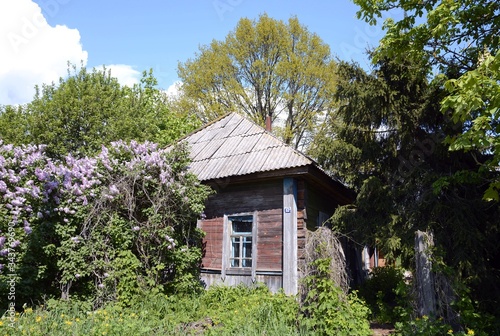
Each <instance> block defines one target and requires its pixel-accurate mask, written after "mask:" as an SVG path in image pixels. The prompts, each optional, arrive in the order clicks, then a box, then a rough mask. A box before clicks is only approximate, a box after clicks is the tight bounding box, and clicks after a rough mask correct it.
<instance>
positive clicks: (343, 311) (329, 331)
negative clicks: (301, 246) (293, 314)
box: [300, 259, 371, 336]
mask: <svg viewBox="0 0 500 336" xmlns="http://www.w3.org/2000/svg"><path fill="white" fill-rule="evenodd" d="M313 264H314V265H313V266H314V268H315V269H317V274H313V275H309V276H307V277H305V278H304V282H305V285H306V287H307V288H308V291H307V295H306V297H305V299H304V301H303V302H302V306H301V316H300V324H301V328H303V329H304V330H305V331H307V332H308V333H312V334H318V335H348V336H355V335H360V336H361V335H371V331H370V325H369V323H368V315H369V313H370V310H369V309H368V308H367V307H366V306H365V304H364V303H363V302H362V301H361V300H360V299H359V298H358V296H357V293H356V292H352V293H350V294H349V295H347V296H346V295H345V294H344V292H343V291H342V290H341V289H340V288H339V287H338V286H336V285H335V283H334V282H333V280H331V279H330V277H328V272H329V270H330V260H329V259H317V260H316V261H314V262H313Z"/></svg>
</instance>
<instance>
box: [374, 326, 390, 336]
mask: <svg viewBox="0 0 500 336" xmlns="http://www.w3.org/2000/svg"><path fill="white" fill-rule="evenodd" d="M370 329H371V330H372V335H373V336H387V335H390V334H392V333H394V327H393V326H392V325H390V324H380V323H370Z"/></svg>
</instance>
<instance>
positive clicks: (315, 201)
mask: <svg viewBox="0 0 500 336" xmlns="http://www.w3.org/2000/svg"><path fill="white" fill-rule="evenodd" d="M305 195H306V213H307V220H306V223H307V228H308V229H309V230H314V229H316V227H317V225H318V224H320V223H318V218H319V213H320V211H321V212H323V213H325V214H326V215H327V217H328V218H329V217H331V216H332V215H333V213H334V212H335V209H336V208H337V206H338V203H336V202H335V201H334V199H333V198H332V197H329V196H328V195H327V194H325V193H322V192H321V191H319V190H318V189H317V188H315V187H314V186H313V185H311V184H306V192H305Z"/></svg>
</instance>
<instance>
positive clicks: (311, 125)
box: [178, 15, 335, 147]
mask: <svg viewBox="0 0 500 336" xmlns="http://www.w3.org/2000/svg"><path fill="white" fill-rule="evenodd" d="M334 66H335V65H334V63H333V60H332V58H331V56H330V49H329V47H328V46H327V45H326V44H325V43H324V42H323V41H322V40H321V39H320V38H319V37H318V36H317V35H316V34H313V33H310V32H309V31H308V30H307V28H306V27H304V26H301V25H300V23H299V21H298V20H297V18H291V19H290V20H288V23H284V22H283V21H278V20H274V19H272V18H269V17H268V16H267V15H261V16H260V17H259V19H258V20H256V21H252V20H250V19H247V18H243V19H241V20H240V21H239V22H238V25H237V26H236V28H235V30H234V31H233V32H231V33H230V34H229V35H228V36H227V37H226V39H225V40H224V41H215V40H214V41H213V42H212V43H211V44H210V45H209V46H203V47H201V48H200V52H199V53H198V54H197V55H196V57H195V58H194V59H192V60H188V61H186V62H184V63H180V64H179V70H178V74H179V78H181V80H182V82H183V85H182V88H181V92H182V95H183V101H184V104H185V108H188V109H192V110H196V111H198V114H199V115H200V116H202V118H203V119H204V120H205V121H209V120H213V119H215V118H216V117H218V116H220V115H223V114H226V113H228V111H238V112H240V113H243V114H246V115H248V116H249V117H250V118H251V119H253V120H254V121H255V122H257V123H258V124H261V125H264V122H265V120H266V116H268V115H269V116H270V117H271V118H272V120H275V119H276V118H277V117H280V118H281V119H282V120H284V121H285V126H284V128H278V127H277V125H275V127H274V130H275V131H276V133H277V134H279V135H280V136H281V137H282V138H283V140H284V141H285V142H286V143H288V144H292V145H294V146H295V147H298V146H299V145H302V144H303V142H305V141H306V140H307V138H308V136H309V133H311V132H314V130H315V126H316V124H317V122H318V121H319V118H320V116H321V115H322V114H323V112H324V111H325V110H327V109H329V108H330V102H331V94H332V90H333V89H334V85H333V84H334V80H335V76H334V75H335V72H334V71H333V70H334Z"/></svg>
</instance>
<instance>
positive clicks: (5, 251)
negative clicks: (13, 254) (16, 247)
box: [0, 248, 9, 257]
mask: <svg viewBox="0 0 500 336" xmlns="http://www.w3.org/2000/svg"><path fill="white" fill-rule="evenodd" d="M7 254H9V249H8V248H6V249H2V250H0V256H2V257H5V256H6V255H7Z"/></svg>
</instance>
